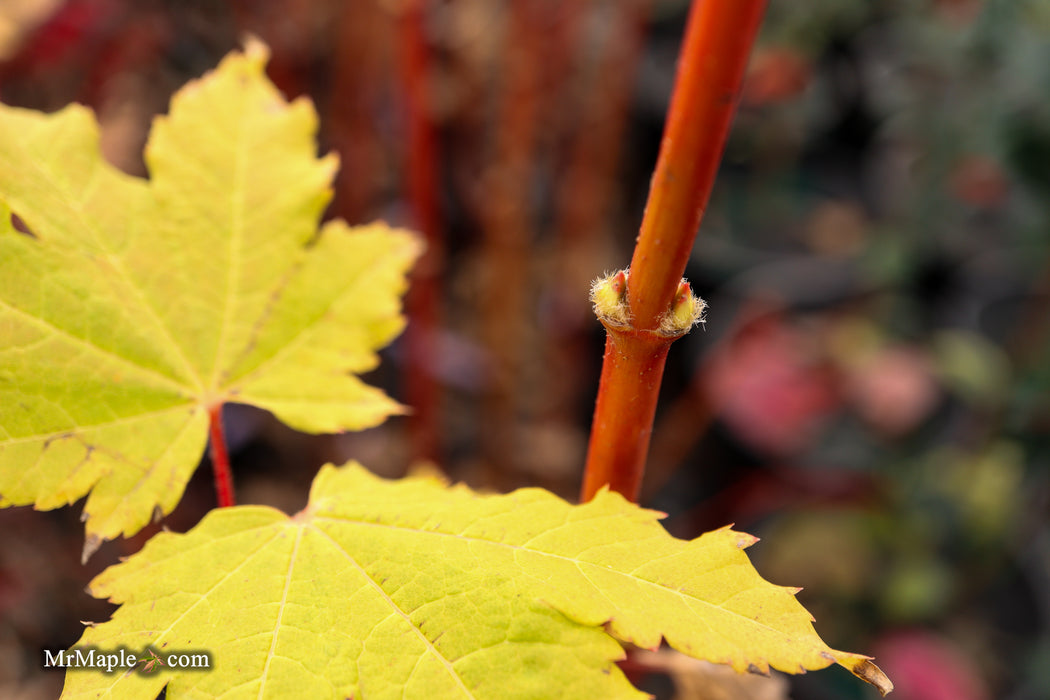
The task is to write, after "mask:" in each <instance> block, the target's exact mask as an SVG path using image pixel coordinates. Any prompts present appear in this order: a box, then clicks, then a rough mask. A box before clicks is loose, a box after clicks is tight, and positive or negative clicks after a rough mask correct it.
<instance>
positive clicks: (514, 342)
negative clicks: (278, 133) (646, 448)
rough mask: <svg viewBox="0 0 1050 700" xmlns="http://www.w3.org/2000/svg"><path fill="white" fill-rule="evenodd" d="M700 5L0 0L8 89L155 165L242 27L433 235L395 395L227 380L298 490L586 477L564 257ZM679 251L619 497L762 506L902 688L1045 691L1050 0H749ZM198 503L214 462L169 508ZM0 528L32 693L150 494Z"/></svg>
mask: <svg viewBox="0 0 1050 700" xmlns="http://www.w3.org/2000/svg"><path fill="white" fill-rule="evenodd" d="M687 10H688V2H686V1H685V0H515V1H514V2H510V1H505V2H499V1H497V0H265V1H258V0H234V1H231V2H214V1H212V0H2V2H0V98H2V100H3V101H4V102H6V103H8V104H14V105H20V106H25V107H32V108H35V109H41V110H45V111H51V110H55V109H58V108H60V107H62V106H63V105H65V104H67V103H69V102H71V101H78V102H82V103H85V104H88V105H90V106H91V107H93V108H94V110H95V111H96V113H97V115H98V118H99V120H100V122H101V125H102V143H103V149H104V152H105V154H106V156H107V157H108V158H109V159H110V160H111V161H112V162H113V163H115V164H117V165H118V166H119V167H121V168H123V169H125V170H127V171H129V172H132V173H136V174H141V175H146V171H145V166H144V164H143V161H142V157H141V151H142V147H143V144H144V143H145V139H146V136H147V133H148V127H149V122H150V119H151V118H152V117H153V116H154V115H155V114H158V113H161V112H163V111H165V110H166V106H167V102H168V100H169V98H170V95H171V93H172V92H173V91H175V90H176V89H178V88H179V87H180V86H181V85H182V84H184V83H185V82H186V81H187V80H189V79H192V78H194V77H197V76H199V75H201V74H202V73H203V72H205V71H206V70H208V69H210V68H212V67H214V66H215V65H216V63H217V62H218V61H219V60H220V59H221V57H222V56H223V55H224V54H226V53H227V52H228V51H230V50H232V49H235V48H237V47H239V46H240V44H241V40H242V39H243V37H244V36H245V35H246V34H249V33H250V34H254V35H256V36H258V37H260V38H261V39H262V40H264V41H265V42H266V43H267V44H268V45H269V46H270V48H271V51H272V58H271V62H270V65H269V74H270V76H271V78H272V79H273V80H274V81H275V83H276V84H277V85H278V86H279V87H280V88H281V89H282V90H283V91H284V92H285V94H286V95H288V96H289V97H300V96H303V97H306V98H308V99H310V100H312V102H313V103H314V104H315V105H316V107H317V110H318V112H319V114H320V118H321V125H320V134H319V139H320V144H321V150H322V151H330V150H334V151H337V152H338V153H339V155H340V158H341V162H342V168H341V171H340V174H339V176H338V179H337V181H336V182H335V185H334V191H333V200H332V204H331V207H330V210H329V215H330V216H339V217H343V218H346V219H347V220H349V221H350V222H351V223H363V222H367V221H371V220H373V219H377V218H383V219H386V220H388V221H391V222H394V223H398V224H402V225H405V226H410V227H412V228H415V229H417V230H421V231H422V232H423V233H424V235H425V237H426V238H427V240H428V242H429V250H428V253H427V256H426V257H425V258H424V259H423V261H422V262H421V263H420V265H418V266H417V269H416V270H415V273H414V276H413V287H412V290H411V292H410V294H409V297H408V300H407V308H408V313H409V315H410V318H411V323H410V326H409V329H408V331H407V332H406V334H405V335H403V336H402V337H401V338H400V339H399V340H398V341H397V342H396V343H395V344H394V345H393V346H391V347H390V348H388V349H387V350H386V351H384V353H383V363H382V365H381V367H380V368H379V369H378V370H377V371H376V372H374V373H373V374H372V375H370V377H369V380H370V381H371V382H372V383H375V384H378V385H380V386H383V387H384V388H385V389H386V390H387V391H388V392H389V393H390V394H391V395H393V396H394V397H395V398H397V399H399V400H400V401H402V402H404V403H406V404H409V405H411V406H413V407H414V409H415V413H414V415H413V416H412V417H410V418H396V419H392V420H390V421H388V422H387V423H385V424H384V425H383V426H380V427H379V428H376V429H373V430H369V431H365V432H363V433H356V434H349V435H340V436H320V437H313V436H306V435H302V434H298V433H295V432H293V431H291V430H289V429H287V428H285V427H283V426H281V425H280V424H278V423H277V422H276V421H275V420H274V419H272V418H271V417H270V416H268V415H267V414H265V413H262V412H259V411H256V410H253V409H250V408H245V407H240V406H231V407H229V409H228V413H227V426H228V431H229V433H230V435H229V438H230V442H231V448H232V450H233V455H232V459H233V467H234V472H235V479H236V486H237V495H238V501H239V502H242V503H269V504H272V505H276V506H278V507H281V508H283V509H285V510H286V511H288V512H295V511H297V510H298V509H300V508H301V507H302V506H303V505H304V504H305V502H306V497H307V490H308V488H309V484H310V481H311V479H312V477H313V475H314V474H315V473H316V471H317V468H318V467H319V466H320V465H321V464H323V463H324V462H327V461H332V462H336V463H342V462H344V461H346V460H348V459H351V458H353V459H357V460H360V461H361V462H362V463H364V464H365V465H367V466H368V467H369V468H371V469H372V470H374V471H376V472H377V473H380V474H382V475H385V476H391V477H397V476H401V475H403V474H405V473H407V472H408V471H409V469H410V468H411V465H413V464H417V463H419V462H421V461H430V462H433V463H434V464H436V465H438V467H439V468H440V469H441V470H442V471H444V472H445V473H446V474H447V475H448V476H449V477H450V478H451V479H453V480H461V481H466V482H467V483H469V484H471V485H472V486H474V487H477V488H484V489H491V490H496V491H506V490H509V489H512V488H516V487H519V486H525V485H538V486H543V487H546V488H548V489H551V490H553V491H555V492H557V493H559V494H561V495H562V496H564V497H566V498H568V499H570V500H574V499H575V498H576V497H577V493H578V490H579V485H580V479H581V474H582V465H583V461H584V454H585V450H586V441H587V434H588V430H589V422H590V416H591V412H592V410H593V405H594V398H595V393H596V388H597V377H598V372H599V370H600V362H601V353H602V347H603V343H604V337H603V334H604V331H603V330H602V329H601V327H600V326H599V324H598V323H597V322H596V321H595V320H594V318H593V315H592V313H591V311H590V308H589V305H588V302H587V289H588V284H589V282H590V280H592V279H593V278H595V277H597V276H599V275H601V274H602V273H603V272H606V271H609V270H613V269H616V268H620V267H623V266H625V265H626V264H627V263H628V262H629V260H630V255H631V249H632V245H633V241H634V237H635V235H636V233H637V229H638V224H639V222H640V221H641V216H642V210H643V207H644V203H645V198H646V195H647V190H648V183H649V177H650V174H651V172H652V168H653V165H654V163H655V160H656V156H657V151H658V147H659V144H660V138H661V132H662V126H663V120H664V114H665V110H666V106H667V103H668V99H669V96H670V90H671V86H672V83H673V79H674V68H675V60H676V57H677V53H678V45H679V42H680V39H681V35H682V31H683V25H684V19H685V16H686V12H687ZM686 275H687V277H688V279H689V280H690V281H691V283H692V285H693V288H694V289H695V290H696V291H697V292H698V293H700V294H701V295H702V296H704V297H705V298H706V299H707V300H708V302H709V304H710V310H709V312H708V317H707V318H708V322H707V324H706V326H705V327H702V328H697V329H696V330H694V331H693V332H692V333H691V334H690V335H688V336H686V337H685V338H684V339H682V340H680V341H679V342H677V343H676V344H675V345H674V346H673V347H672V349H671V353H670V356H669V359H668V365H667V374H666V377H665V381H664V387H663V391H662V396H661V404H660V406H659V409H658V412H657V416H656V425H655V429H654V433H653V440H652V447H651V452H650V461H649V467H648V471H647V473H646V479H645V484H644V487H643V490H644V493H643V498H642V504H643V505H646V506H649V507H653V508H656V509H659V510H662V511H665V512H667V513H668V519H667V520H666V521H665V522H666V525H667V527H668V529H669V530H670V531H671V532H672V533H673V534H675V535H676V536H679V537H686V538H688V537H694V536H696V535H698V534H700V533H701V532H704V531H706V530H710V529H713V528H716V527H720V526H722V525H725V524H727V523H735V524H736V527H737V528H738V529H742V530H745V531H748V532H751V533H753V534H755V535H758V536H760V537H761V538H762V540H763V541H762V543H761V544H759V545H756V546H755V547H753V548H752V549H751V550H750V554H751V556H752V558H753V560H754V561H755V564H756V566H757V568H758V569H759V571H760V572H761V573H762V574H763V575H764V576H765V577H766V578H767V579H770V580H771V581H773V582H775V583H779V584H784V585H793V586H804V587H805V590H804V591H803V592H802V593H801V594H800V596H799V597H800V598H801V600H802V602H803V603H804V604H805V605H806V606H807V607H808V608H809V610H810V611H811V612H812V613H813V614H814V616H815V617H816V618H817V622H816V627H817V630H818V632H819V633H820V634H821V636H822V637H823V638H824V639H825V641H827V642H828V643H829V644H830V645H831V646H833V647H835V648H839V649H847V650H851V651H858V652H865V653H870V654H874V655H875V656H876V657H877V663H879V665H880V666H881V667H882V668H883V669H884V670H885V671H886V672H887V673H888V674H889V675H890V677H891V678H892V679H893V681H894V683H895V684H896V686H897V690H896V692H895V695H894V697H896V698H898V700H949V699H950V700H1001V699H1005V700H1045V699H1046V698H1050V479H1048V473H1050V3H1048V2H1046V1H1045V0H885V1H884V2H878V3H875V2H867V1H866V0H805V1H796V2H788V1H787V0H771V1H770V5H769V8H768V11H767V16H766V20H765V22H764V25H763V29H762V32H761V35H760V38H759V41H758V44H757V46H756V48H755V51H754V54H753V56H752V60H751V65H750V69H749V71H748V76H747V80H746V85H745V87H744V89H743V93H742V95H741V99H740V107H739V111H738V114H737V117H736V119H735V122H734V125H733V128H732V132H731V136H730V141H729V144H728V146H727V150H726V154H725V160H724V162H723V165H722V168H721V171H720V174H719V179H718V182H717V184H716V187H715V190H714V194H713V196H712V199H711V203H710V206H709V209H708V211H707V213H706V215H705V217H704V220H703V224H702V226H701V229H700V231H699V234H698V237H697V241H696V245H695V248H694V251H693V256H692V260H691V262H690V264H689V268H688V270H687V272H686ZM214 505H215V496H214V492H213V490H212V484H211V471H210V467H209V466H208V465H207V461H206V460H205V462H204V464H203V466H202V468H201V469H200V470H198V473H197V475H196V476H195V477H194V479H193V480H192V481H191V483H190V484H189V486H188V488H187V491H186V495H185V497H184V499H183V502H182V503H181V504H180V506H179V507H178V509H177V510H176V511H175V512H174V513H172V514H171V515H170V516H169V517H168V518H166V519H165V521H164V523H163V525H164V526H166V527H168V528H170V529H173V530H186V529H188V528H190V527H192V526H193V525H194V524H195V523H196V522H197V521H198V520H199V518H200V517H201V516H202V515H203V514H204V513H205V512H206V511H207V510H208V509H209V508H212V507H214ZM158 527H159V526H158ZM0 528H2V530H0V531H2V532H4V533H5V535H6V536H5V537H3V538H0V696H3V697H5V698H48V697H56V696H57V695H58V692H59V689H60V688H61V681H62V677H61V674H60V673H58V674H55V673H44V672H43V671H41V669H40V666H41V658H42V652H41V650H42V649H44V648H49V649H57V648H64V647H68V646H70V645H71V644H73V643H74V642H75V641H76V639H77V638H78V637H79V635H80V632H81V630H82V627H81V624H80V622H79V621H80V620H103V619H105V618H106V617H107V616H108V615H109V614H110V612H111V610H112V606H109V605H108V604H106V603H104V602H101V601H95V600H93V599H91V598H90V597H89V596H87V595H86V594H85V593H84V592H83V590H84V586H85V585H86V584H87V582H88V581H89V580H90V579H91V577H93V576H94V575H95V574H97V573H98V572H99V571H101V570H102V569H103V568H104V567H105V566H107V565H108V564H111V563H113V562H114V561H116V559H117V557H119V556H126V555H128V554H130V553H133V552H135V551H137V550H138V549H139V548H140V547H141V546H142V543H143V542H144V541H145V539H146V538H147V537H148V536H150V535H151V534H153V533H154V532H155V531H156V527H153V528H151V529H149V530H147V531H146V532H144V533H142V534H141V535H139V536H138V537H136V538H134V539H132V540H128V541H118V542H113V543H108V544H107V545H105V546H104V547H103V548H102V549H101V550H100V551H99V552H98V553H97V554H96V555H95V556H94V557H93V558H92V559H91V560H90V561H89V562H88V564H87V565H86V566H81V565H80V564H79V560H80V556H79V555H80V549H81V547H82V545H83V530H82V525H81V523H80V522H79V506H77V507H73V508H67V509H62V510H59V511H54V512H50V513H38V512H35V511H33V510H32V509H29V508H16V509H7V510H3V511H0ZM628 670H629V672H630V673H631V675H632V679H633V680H634V681H635V682H636V683H638V684H639V685H640V686H641V687H643V688H644V689H646V690H648V691H649V692H651V693H654V694H655V695H657V697H660V698H672V697H676V698H679V699H680V700H695V699H698V698H704V699H714V698H763V699H766V700H776V699H778V698H786V697H791V698H795V699H796V700H825V699H827V700H831V699H840V698H841V699H847V700H848V699H852V698H857V699H861V698H873V697H876V693H875V691H874V690H873V689H870V688H867V687H865V686H864V684H862V683H861V682H859V681H857V680H856V679H854V678H852V677H851V676H849V674H848V673H846V672H845V671H843V670H841V669H837V668H833V669H829V670H826V671H821V672H819V673H810V674H808V675H805V676H798V677H790V678H787V677H777V676H775V677H774V679H773V680H771V681H764V679H761V678H759V677H744V678H739V677H736V676H735V675H732V674H730V675H728V676H726V675H724V674H721V673H719V672H718V670H717V669H715V670H712V669H711V668H710V667H707V666H704V665H703V664H695V663H692V662H687V661H683V660H682V659H676V658H674V657H670V656H667V655H666V654H659V655H657V656H647V655H642V654H640V655H638V656H637V657H633V658H632V660H631V663H630V664H629V668H628ZM554 695H556V693H554ZM552 696H553V695H552Z"/></svg>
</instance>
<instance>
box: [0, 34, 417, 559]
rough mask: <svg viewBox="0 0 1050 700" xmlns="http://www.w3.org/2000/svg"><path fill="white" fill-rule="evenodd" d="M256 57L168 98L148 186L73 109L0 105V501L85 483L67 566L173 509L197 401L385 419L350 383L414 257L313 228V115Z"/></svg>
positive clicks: (397, 247) (375, 238) (79, 490)
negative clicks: (115, 161)
mask: <svg viewBox="0 0 1050 700" xmlns="http://www.w3.org/2000/svg"><path fill="white" fill-rule="evenodd" d="M265 60H266V52H265V50H264V49H263V48H262V47H261V46H260V45H258V44H255V45H252V46H251V47H249V50H248V51H247V52H246V53H245V54H232V55H231V56H230V57H228V58H227V59H226V60H225V61H223V63H222V64H221V66H220V67H219V68H218V69H217V70H216V71H215V72H213V73H212V74H210V75H208V76H205V77H204V78H203V79H201V80H198V81H196V82H193V83H190V84H189V85H187V86H186V87H185V88H184V89H182V90H181V91H180V92H179V94H178V95H177V96H176V97H175V98H174V99H173V101H172V105H171V110H170V114H169V116H166V117H160V118H158V119H157V120H156V121H155V123H154V126H153V130H152V134H151V136H150V140H149V143H148V145H147V148H146V162H147V165H148V167H149V170H150V179H149V180H144V179H140V178H135V177H131V176H128V175H125V174H123V173H121V172H119V171H117V170H116V169H115V168H113V167H112V166H110V165H109V164H107V163H106V162H105V161H103V159H102V157H101V155H100V153H99V146H98V129H97V125H96V123H95V119H94V117H93V116H92V115H91V114H90V112H89V111H88V110H86V109H85V108H83V107H80V106H75V105H74V106H70V107H68V108H66V109H64V110H62V111H60V112H58V113H56V114H53V115H47V116H45V115H42V114H39V113H36V112H31V111H28V110H20V109H13V108H9V107H6V106H0V504H4V505H10V504H29V503H32V504H35V505H36V507H38V508H41V509H47V508H55V507H58V506H61V505H65V504H68V503H72V502H73V501H75V500H77V499H78V498H80V497H82V496H84V495H85V494H87V493H89V492H90V496H89V498H88V500H87V503H86V505H85V507H84V517H85V519H86V521H87V524H86V529H87V535H88V544H87V546H86V548H85V554H87V553H89V552H90V551H91V550H92V548H93V547H94V546H97V544H98V542H99V540H101V539H112V538H114V537H116V536H117V535H119V534H125V535H128V534H132V533H134V532H135V531H137V530H139V529H140V528H141V527H142V526H143V525H144V524H145V523H146V522H148V520H149V518H150V517H151V515H153V514H154V512H155V510H157V509H159V511H160V512H163V513H168V512H170V511H171V510H172V509H173V508H174V506H175V505H176V503H177V502H178V500H179V498H180V497H181V495H182V492H183V490H184V487H185V484H186V481H187V480H188V478H189V475H190V473H191V472H192V471H193V469H194V468H195V467H196V465H197V463H198V462H199V460H200V457H201V454H202V452H203V449H204V445H205V442H206V436H207V421H208V416H207V413H208V409H209V408H211V407H214V406H217V405H219V404H222V403H224V402H230V401H232V402H239V403H248V404H253V405H255V406H260V407H262V408H265V409H267V410H269V411H271V412H272V413H274V414H275V415H276V416H277V417H278V418H280V419H281V420H283V421H284V422H286V423H288V424H289V425H291V426H293V427H295V428H298V429H300V430H304V431H309V432H335V431H341V430H347V429H355V428H362V427H367V426H371V425H375V424H377V423H379V422H381V421H382V420H383V419H384V418H385V417H386V416H388V415H390V414H391V413H395V412H398V411H399V410H400V407H399V406H398V404H396V403H395V402H393V401H392V400H390V399H389V398H387V397H386V396H385V395H383V394H382V392H380V391H379V390H377V389H374V388H371V387H368V386H366V385H365V384H363V383H362V382H361V381H360V380H358V379H357V378H356V377H355V376H353V374H352V373H354V372H361V371H364V370H367V369H370V368H371V367H373V366H374V365H375V363H376V356H375V349H377V348H379V347H381V346H382V345H384V344H385V343H387V342H389V341H390V339H391V338H392V337H393V336H395V335H396V334H397V333H398V332H399V331H400V330H401V328H402V326H403V319H402V318H401V316H400V314H399V310H400V295H401V293H402V292H403V291H404V286H405V281H404V275H405V271H406V270H407V268H408V266H409V265H410V264H411V262H412V260H413V259H414V258H415V257H416V255H417V254H418V252H419V251H418V249H419V244H418V243H417V241H416V239H415V238H414V237H412V236H411V235H409V234H407V233H405V232H399V231H392V230H390V229H387V228H386V227H385V226H382V225H373V226H369V227H363V228H359V229H351V228H350V227H348V226H347V225H346V224H345V223H343V222H341V221H333V222H329V223H328V224H326V225H324V226H323V227H321V229H320V231H319V230H318V222H319V221H320V217H321V213H322V210H323V208H324V206H325V204H326V203H327V201H328V199H329V197H330V182H331V178H332V176H333V173H334V171H335V168H336V158H335V157H334V156H328V157H325V158H320V159H318V158H317V157H316V155H315V153H316V146H315V143H314V132H315V131H316V126H317V118H316V116H315V113H314V111H313V109H312V107H311V106H310V105H309V104H308V103H307V102H306V101H303V100H300V101H296V102H293V103H291V104H289V103H287V102H286V101H285V100H284V99H283V98H282V97H281V96H280V94H279V93H278V92H277V90H276V89H275V88H274V87H273V86H272V85H271V84H270V83H269V82H268V81H267V80H266V78H265V76H264V73H263V67H264V64H265ZM12 213H13V214H15V215H17V217H18V218H19V219H20V220H21V221H22V222H24V224H25V225H26V226H27V227H28V229H29V231H30V232H31V234H32V235H25V234H24V233H21V232H19V231H18V230H16V228H15V226H14V225H13V223H12V217H11V214H12Z"/></svg>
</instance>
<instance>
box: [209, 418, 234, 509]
mask: <svg viewBox="0 0 1050 700" xmlns="http://www.w3.org/2000/svg"><path fill="white" fill-rule="evenodd" d="M208 435H209V437H210V438H211V439H210V440H209V441H208V454H210V455H211V466H212V470H213V471H214V472H215V495H216V497H217V498H218V501H219V507H220V508H225V507H227V506H232V505H234V500H233V476H232V474H231V472H230V455H229V452H228V451H227V449H226V432H225V430H224V429H223V425H222V404H221V403H219V404H215V405H214V406H210V407H209V408H208Z"/></svg>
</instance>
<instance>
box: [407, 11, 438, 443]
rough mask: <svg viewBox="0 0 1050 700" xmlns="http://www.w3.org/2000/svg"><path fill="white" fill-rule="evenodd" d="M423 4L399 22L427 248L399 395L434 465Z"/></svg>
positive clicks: (411, 301)
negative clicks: (402, 391) (403, 383)
mask: <svg viewBox="0 0 1050 700" xmlns="http://www.w3.org/2000/svg"><path fill="white" fill-rule="evenodd" d="M426 5H427V2H426V0H412V1H411V2H409V3H407V4H406V5H405V7H404V9H403V10H402V12H403V14H402V16H401V51H402V54H401V72H402V80H403V82H404V98H405V112H406V119H407V124H406V127H407V132H408V143H407V145H406V149H405V170H406V184H407V190H408V192H407V194H408V199H409V202H410V204H411V207H412V218H413V225H414V226H415V227H416V228H418V229H419V231H420V232H421V233H422V234H423V237H424V238H425V239H426V242H427V249H426V252H425V253H424V254H423V258H422V259H421V260H420V261H419V263H418V264H417V265H416V269H415V271H414V273H413V278H414V279H413V281H412V285H411V287H410V289H409V293H408V297H407V300H406V302H405V305H406V310H407V312H408V316H409V326H408V330H407V331H406V333H405V345H406V347H407V352H408V363H407V365H406V370H405V378H406V382H405V395H406V397H407V400H408V403H409V405H410V406H412V408H413V414H412V417H411V419H410V423H409V426H410V432H411V437H412V443H413V446H414V452H415V456H416V457H417V458H419V459H426V460H432V461H440V456H441V455H440V430H439V403H440V401H439V400H440V394H439V386H438V383H437V382H436V381H435V380H434V375H433V371H432V369H433V366H434V362H433V361H432V360H431V359H430V358H431V356H432V355H433V353H434V352H436V350H435V343H434V342H433V340H434V335H435V333H437V331H438V328H439V324H440V316H441V309H440V298H441V289H440V285H439V283H438V282H439V279H440V271H441V267H442V263H443V260H444V246H445V242H444V237H443V236H442V231H441V224H440V222H439V212H438V202H437V192H438V185H437V179H436V171H437V165H436V163H437V144H436V143H435V138H434V128H433V124H432V120H431V111H430V104H429V101H428V99H427V97H428V89H427V88H428V85H427V83H428V76H429V63H430V57H429V51H428V46H427V43H426V35H425V33H424V19H425V16H424V11H425V10H426Z"/></svg>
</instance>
